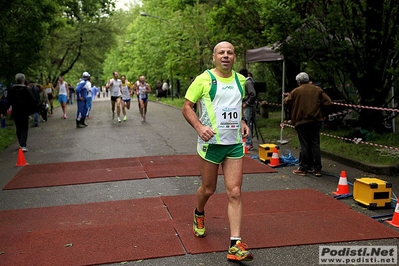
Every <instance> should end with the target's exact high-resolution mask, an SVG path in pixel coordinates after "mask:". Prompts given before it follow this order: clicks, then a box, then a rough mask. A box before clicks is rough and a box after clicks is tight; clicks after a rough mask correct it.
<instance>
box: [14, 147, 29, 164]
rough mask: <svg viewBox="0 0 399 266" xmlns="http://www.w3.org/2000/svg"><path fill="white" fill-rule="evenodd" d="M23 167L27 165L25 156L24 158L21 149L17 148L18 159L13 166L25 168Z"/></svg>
mask: <svg viewBox="0 0 399 266" xmlns="http://www.w3.org/2000/svg"><path fill="white" fill-rule="evenodd" d="M25 165H28V163H27V162H26V160H25V156H24V152H23V151H22V148H19V150H18V159H17V163H16V164H15V166H25Z"/></svg>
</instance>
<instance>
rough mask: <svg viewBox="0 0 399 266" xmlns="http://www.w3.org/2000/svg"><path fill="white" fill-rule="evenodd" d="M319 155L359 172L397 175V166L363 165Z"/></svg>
mask: <svg viewBox="0 0 399 266" xmlns="http://www.w3.org/2000/svg"><path fill="white" fill-rule="evenodd" d="M321 154H322V155H323V156H325V157H327V158H329V159H331V160H334V161H337V162H339V163H342V164H345V165H347V166H350V167H353V168H357V169H359V170H362V171H365V172H369V173H373V174H380V175H389V176H394V175H398V174H399V165H373V164H364V163H362V162H359V161H356V160H354V159H351V158H345V157H342V156H339V155H336V154H333V153H330V152H326V151H323V150H322V151H321Z"/></svg>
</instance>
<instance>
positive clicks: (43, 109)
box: [37, 84, 49, 122]
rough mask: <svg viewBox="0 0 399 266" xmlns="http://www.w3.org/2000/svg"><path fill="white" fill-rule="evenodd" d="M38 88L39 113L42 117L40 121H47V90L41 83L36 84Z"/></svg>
mask: <svg viewBox="0 0 399 266" xmlns="http://www.w3.org/2000/svg"><path fill="white" fill-rule="evenodd" d="M37 87H38V88H39V93H40V94H39V95H40V107H39V114H40V116H41V117H42V122H46V121H47V109H48V108H49V101H48V96H47V92H46V90H45V89H44V87H43V86H42V85H39V84H38V85H37Z"/></svg>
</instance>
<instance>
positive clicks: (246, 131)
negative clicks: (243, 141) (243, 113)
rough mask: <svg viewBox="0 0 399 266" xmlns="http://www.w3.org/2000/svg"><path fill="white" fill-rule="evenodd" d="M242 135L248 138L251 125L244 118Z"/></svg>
mask: <svg viewBox="0 0 399 266" xmlns="http://www.w3.org/2000/svg"><path fill="white" fill-rule="evenodd" d="M241 135H242V137H243V138H247V137H248V136H249V127H248V125H247V123H246V122H245V121H244V120H242V121H241Z"/></svg>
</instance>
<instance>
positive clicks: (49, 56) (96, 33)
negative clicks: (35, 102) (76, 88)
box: [0, 0, 114, 83]
mask: <svg viewBox="0 0 399 266" xmlns="http://www.w3.org/2000/svg"><path fill="white" fill-rule="evenodd" d="M2 2H5V1H2ZM113 7H114V3H113V0H81V1H72V0H56V1H53V0H51V1H50V0H44V1H20V0H17V1H8V2H5V3H4V5H3V4H2V16H1V17H0V34H1V40H2V42H1V43H0V69H1V70H2V71H1V72H0V73H1V74H0V80H2V81H7V83H8V82H10V81H12V80H13V76H14V75H15V74H16V73H18V72H23V73H25V75H26V76H27V78H28V79H34V80H36V81H38V82H40V83H42V82H43V81H44V78H45V77H50V80H51V81H52V82H55V80H56V78H57V77H58V76H59V75H66V74H67V73H68V72H69V71H71V70H72V69H73V68H74V67H75V66H76V64H78V65H79V63H80V66H83V67H82V68H81V69H80V70H75V72H79V73H80V74H79V75H78V76H74V77H73V79H74V80H76V79H77V78H78V77H80V75H81V73H82V72H83V71H84V70H90V69H93V68H94V69H96V70H95V71H94V72H100V71H101V62H102V61H103V58H101V56H100V54H104V53H105V51H106V50H107V49H109V48H110V46H111V45H112V41H113V36H112V34H111V32H112V28H111V27H109V24H107V21H108V18H109V15H110V14H111V12H112V10H113ZM98 42H101V43H102V45H98Z"/></svg>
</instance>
